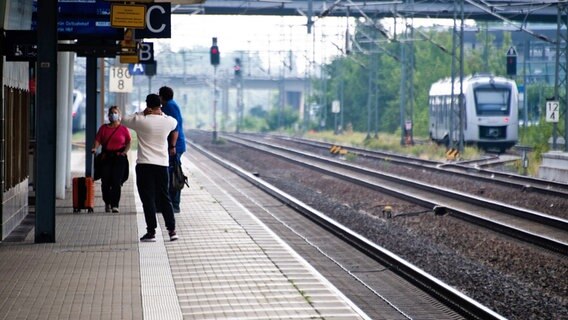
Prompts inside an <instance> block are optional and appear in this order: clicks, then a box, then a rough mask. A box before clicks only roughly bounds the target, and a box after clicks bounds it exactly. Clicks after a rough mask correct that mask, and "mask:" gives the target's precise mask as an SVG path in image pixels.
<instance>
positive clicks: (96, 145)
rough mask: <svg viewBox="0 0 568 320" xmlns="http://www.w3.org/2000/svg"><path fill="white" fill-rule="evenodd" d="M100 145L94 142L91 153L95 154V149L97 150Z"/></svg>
mask: <svg viewBox="0 0 568 320" xmlns="http://www.w3.org/2000/svg"><path fill="white" fill-rule="evenodd" d="M100 145H101V144H100V143H99V142H98V141H97V140H95V143H94V144H93V148H92V149H91V153H95V152H97V149H98V148H99V146H100Z"/></svg>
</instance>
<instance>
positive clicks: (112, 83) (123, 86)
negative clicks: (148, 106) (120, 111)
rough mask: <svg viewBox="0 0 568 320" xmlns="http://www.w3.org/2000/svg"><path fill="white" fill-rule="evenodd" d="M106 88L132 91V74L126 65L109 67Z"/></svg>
mask: <svg viewBox="0 0 568 320" xmlns="http://www.w3.org/2000/svg"><path fill="white" fill-rule="evenodd" d="M108 89H109V91H110V92H122V93H130V92H132V76H131V75H130V72H128V68H126V67H111V68H110V71H109V81H108Z"/></svg>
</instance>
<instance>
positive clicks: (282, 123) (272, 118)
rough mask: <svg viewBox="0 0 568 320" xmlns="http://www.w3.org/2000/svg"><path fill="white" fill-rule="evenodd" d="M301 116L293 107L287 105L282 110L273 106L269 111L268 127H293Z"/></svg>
mask: <svg viewBox="0 0 568 320" xmlns="http://www.w3.org/2000/svg"><path fill="white" fill-rule="evenodd" d="M299 118H300V117H299V115H298V111H296V110H293V109H292V108H291V107H285V108H284V109H282V110H280V109H279V108H272V110H270V112H269V113H268V118H267V124H268V128H269V129H270V130H278V129H291V128H293V126H294V124H296V123H297V122H298V119H299Z"/></svg>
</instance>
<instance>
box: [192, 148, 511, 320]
mask: <svg viewBox="0 0 568 320" xmlns="http://www.w3.org/2000/svg"><path fill="white" fill-rule="evenodd" d="M191 147H192V148H193V149H194V150H198V151H199V152H200V153H201V154H203V155H204V156H206V157H208V158H209V159H212V160H213V161H215V162H216V163H217V164H219V165H221V166H223V167H224V168H225V169H227V170H230V171H231V172H233V173H235V174H237V175H238V176H240V177H241V178H243V179H245V180H246V181H248V182H249V183H251V184H253V185H255V186H256V187H258V188H259V189H261V190H263V191H264V192H266V193H268V194H270V195H271V196H272V197H274V198H276V199H278V200H279V201H280V202H282V203H284V204H286V205H287V207H289V208H292V209H294V210H295V211H296V212H299V213H301V214H302V215H303V216H304V217H306V218H307V219H309V220H310V221H312V222H313V223H315V224H316V225H318V226H320V227H322V228H323V229H324V230H326V232H329V233H331V234H333V237H337V238H339V239H341V240H342V241H344V242H345V243H347V244H348V245H350V246H352V247H354V248H356V249H357V250H358V252H360V253H361V254H363V255H364V256H367V257H370V258H371V259H372V260H373V261H375V263H377V265H374V266H373V265H367V266H366V268H368V269H369V270H385V271H386V270H389V272H393V273H396V274H397V275H398V277H400V279H398V280H396V281H402V282H406V281H408V282H410V283H412V285H414V286H416V287H418V288H420V290H423V291H424V292H426V293H427V294H429V295H431V296H432V297H434V298H435V299H437V300H439V301H440V302H442V303H443V304H444V305H447V306H448V307H449V308H451V309H452V310H454V311H455V312H457V313H458V314H460V315H461V316H462V317H464V318H467V319H504V318H503V317H502V316H501V315H499V314H497V313H496V312H494V311H492V310H491V309H490V308H488V307H486V306H484V305H482V304H480V303H479V302H477V301H475V300H473V299H471V298H470V297H468V296H467V295H465V294H463V293H461V292H460V291H458V290H456V289H454V288H453V287H451V286H449V285H447V284H445V283H444V282H442V281H441V280H439V279H437V278H435V277H433V276H431V275H430V274H428V273H426V272H424V271H423V270H421V269H419V268H417V267H416V266H414V265H413V264H411V263H410V262H408V261H406V260H404V259H402V258H400V257H398V256H397V255H396V254H394V253H392V252H390V251H389V250H387V249H385V248H382V247H381V246H378V245H377V244H375V243H373V242H371V241H369V240H368V239H366V238H364V237H362V236H361V235H359V234H358V233H356V232H354V231H352V230H351V229H349V228H347V227H345V226H343V225H342V224H339V223H337V222H336V221H334V220H333V219H330V218H329V217H327V216H326V215H325V214H323V213H321V212H319V211H318V210H316V209H314V208H312V207H310V206H309V205H307V204H305V203H303V202H302V201H300V200H298V199H297V198H294V197H292V196H290V195H288V194H286V193H285V192H283V191H281V190H279V189H277V188H275V187H274V186H272V185H270V184H268V183H267V182H265V181H263V180H262V179H259V178H258V177H256V176H255V175H254V174H253V173H250V172H247V171H245V170H243V169H241V168H239V167H237V166H235V165H234V164H232V163H230V162H227V161H225V160H224V159H222V158H221V157H219V156H217V155H215V154H213V153H211V152H209V151H207V150H206V149H205V148H203V147H201V146H199V145H197V144H195V143H191ZM197 161H198V160H197ZM209 170H210V171H214V172H217V175H219V176H220V177H221V179H223V180H225V179H226V176H225V174H224V173H222V172H218V171H219V170H218V169H215V168H209ZM237 188H241V189H247V188H246V187H237ZM243 202H246V201H243ZM278 219H279V220H281V221H283V220H285V219H291V218H282V217H281V218H278ZM283 224H285V225H288V224H289V223H284V222H283ZM297 224H298V223H297ZM299 225H302V226H303V227H305V225H306V223H305V222H302V223H299ZM306 228H307V227H306ZM294 232H296V231H294ZM306 237H310V236H306ZM311 237H313V238H315V239H327V240H325V242H329V241H334V240H330V238H329V236H325V235H321V234H318V235H312V236H311ZM334 248H335V249H334V250H333V253H332V252H326V253H325V256H327V257H328V259H329V260H333V261H338V260H344V261H350V260H359V259H361V258H356V257H332V256H333V255H334V254H338V252H339V251H343V252H350V253H353V250H348V249H347V250H338V249H337V247H336V246H334ZM318 250H319V249H318ZM347 264H350V263H347ZM351 264H352V263H351ZM344 271H345V272H347V273H348V274H349V276H350V277H351V278H352V280H354V282H357V283H358V285H362V286H364V287H365V288H366V290H368V291H369V292H370V294H368V295H360V296H359V297H354V300H355V301H357V299H360V298H361V299H362V298H363V297H365V299H369V298H371V299H377V298H378V299H380V300H382V301H384V302H386V305H388V307H387V308H388V309H391V308H392V309H393V310H394V312H395V313H398V316H397V317H396V318H405V319H420V318H424V317H428V318H452V319H457V318H459V317H457V316H456V315H451V314H450V313H448V311H444V310H438V311H432V310H431V311H426V310H420V309H421V308H422V307H420V303H416V305H415V306H413V307H412V308H411V309H410V310H411V311H410V310H407V309H408V308H409V307H410V306H409V305H405V306H399V304H400V303H401V302H400V301H396V299H394V300H392V298H388V297H389V296H390V295H394V296H401V294H400V293H397V291H398V290H401V291H400V292H405V291H406V290H407V289H404V287H405V285H404V284H400V287H398V289H396V288H392V289H391V290H392V292H390V293H386V292H384V291H385V285H384V284H382V285H377V284H378V283H379V282H380V281H382V280H378V279H377V278H376V277H385V274H384V273H383V272H379V273H375V272H374V273H372V274H368V273H365V275H364V276H361V275H359V274H358V272H353V271H349V270H344ZM389 277H390V276H389ZM387 281H391V282H393V281H394V280H393V279H392V278H390V280H387ZM390 285H393V286H399V284H396V283H390ZM369 295H371V296H375V297H374V298H373V297H369ZM364 303H368V302H364ZM402 304H403V305H404V303H402ZM423 307H424V308H426V307H427V309H430V308H432V306H423ZM434 308H435V307H434ZM362 309H363V310H364V311H365V308H362ZM366 312H368V313H369V312H371V313H369V314H372V312H373V311H372V310H367V311H366ZM433 312H436V313H433ZM375 316H377V317H381V315H378V314H375ZM383 316H384V315H383ZM391 317H392V316H391Z"/></svg>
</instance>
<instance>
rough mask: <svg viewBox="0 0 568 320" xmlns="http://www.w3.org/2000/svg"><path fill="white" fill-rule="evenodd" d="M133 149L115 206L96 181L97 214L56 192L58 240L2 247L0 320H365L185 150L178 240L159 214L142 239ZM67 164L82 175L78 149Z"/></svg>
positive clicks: (25, 240) (13, 241)
mask: <svg viewBox="0 0 568 320" xmlns="http://www.w3.org/2000/svg"><path fill="white" fill-rule="evenodd" d="M135 157H136V156H135V154H131V155H130V157H129V159H130V161H131V170H130V179H129V180H128V181H127V182H126V183H125V185H124V187H123V190H122V199H121V205H120V213H105V212H104V203H103V201H102V198H101V196H100V181H99V182H97V183H96V195H97V196H96V200H95V201H96V208H95V212H94V213H86V212H81V213H73V208H72V196H71V190H68V191H67V194H66V198H65V199H63V200H57V203H56V242H55V243H46V244H36V243H34V239H33V238H34V231H33V230H31V231H30V232H28V233H27V234H25V235H24V237H22V238H21V239H19V240H17V237H8V239H7V240H6V241H4V242H2V243H1V244H0V283H1V284H2V285H0V310H2V312H1V313H0V319H368V317H367V316H366V315H365V314H364V313H363V312H362V311H361V310H359V309H358V308H357V307H356V306H355V305H354V304H353V303H352V302H350V301H349V300H348V299H347V298H346V297H345V296H344V295H343V294H341V293H340V292H339V291H338V290H337V289H336V288H335V287H334V286H333V285H332V284H331V283H330V282H328V281H327V280H326V279H325V278H324V277H323V276H321V275H320V274H319V273H318V272H317V271H316V270H315V269H314V268H313V267H312V266H310V265H309V264H308V263H307V262H306V261H305V260H304V259H303V258H301V257H300V256H299V255H298V254H297V253H296V252H294V251H293V250H292V249H291V248H290V247H289V246H288V245H287V244H286V243H284V241H282V240H281V239H279V238H278V237H277V236H276V235H275V234H274V233H273V232H272V231H271V230H270V229H269V228H268V227H267V226H265V225H264V224H263V223H262V222H260V220H258V219H257V218H256V217H254V216H253V214H252V213H250V212H249V211H248V210H247V209H246V208H245V207H244V206H242V205H240V204H239V203H238V202H236V201H235V200H234V199H232V198H231V197H228V196H224V192H223V190H222V186H219V185H216V184H213V183H211V182H210V181H209V179H207V176H206V174H205V173H204V172H202V171H200V170H199V169H198V168H196V167H195V166H194V164H192V163H191V161H190V160H189V159H188V158H184V160H183V165H184V167H185V170H186V172H187V173H191V174H188V176H189V179H190V181H189V184H190V188H184V189H183V190H182V205H181V209H182V210H181V213H179V214H176V223H177V233H178V235H179V240H177V241H170V240H169V237H168V235H167V230H165V226H164V222H163V218H162V217H161V215H158V217H159V220H158V221H159V223H158V225H159V229H158V230H157V242H154V243H142V242H140V241H139V237H140V236H141V235H143V234H144V233H145V223H144V215H143V212H142V205H141V202H140V199H139V197H138V194H137V190H136V187H135V185H136V184H135V180H136V176H135V174H134V173H135V172H134V159H135ZM72 162H73V163H72V172H73V175H74V176H80V175H82V171H81V170H82V169H81V168H82V166H83V165H84V157H83V155H82V151H81V152H74V153H73V157H72Z"/></svg>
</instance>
